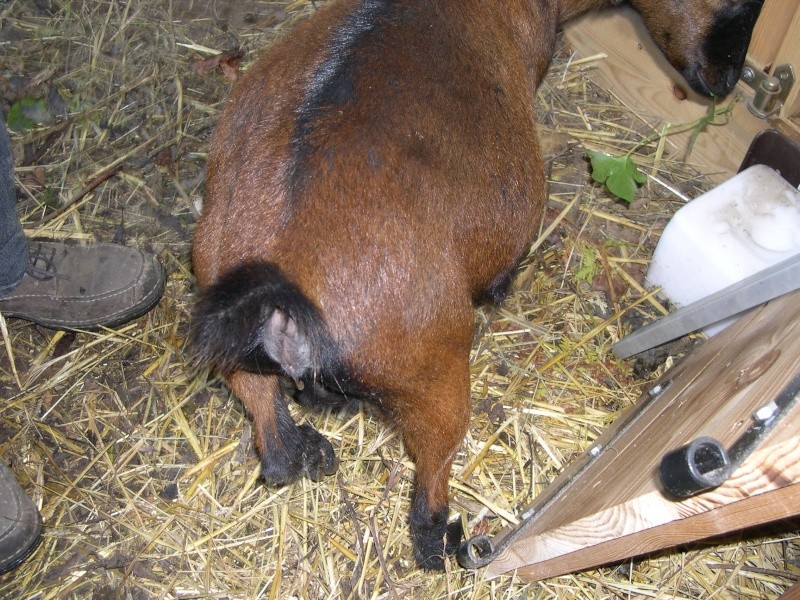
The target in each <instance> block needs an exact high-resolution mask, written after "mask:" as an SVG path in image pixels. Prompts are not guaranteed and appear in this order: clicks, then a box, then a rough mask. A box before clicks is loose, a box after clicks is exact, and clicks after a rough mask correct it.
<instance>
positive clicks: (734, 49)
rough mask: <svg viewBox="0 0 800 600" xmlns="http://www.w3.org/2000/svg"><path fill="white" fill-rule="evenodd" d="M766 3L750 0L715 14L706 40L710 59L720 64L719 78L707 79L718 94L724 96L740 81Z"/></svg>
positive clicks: (704, 45)
mask: <svg viewBox="0 0 800 600" xmlns="http://www.w3.org/2000/svg"><path fill="white" fill-rule="evenodd" d="M763 4H764V1H763V0H750V1H748V2H745V3H743V4H741V5H739V6H733V7H729V8H726V9H723V10H721V11H720V12H718V13H717V14H716V15H715V17H714V26H713V27H712V29H711V31H710V32H709V34H708V35H707V36H706V39H705V42H704V44H703V54H704V55H705V58H706V60H707V62H709V63H711V64H713V65H717V68H718V71H719V73H718V74H719V77H718V78H717V80H716V81H714V82H707V83H708V85H709V88H710V91H711V92H712V93H714V94H715V95H717V96H724V95H725V94H727V93H728V92H729V91H730V90H731V89H732V88H733V86H734V85H736V81H738V79H739V75H740V71H741V68H742V64H743V63H744V59H745V55H746V54H747V47H748V45H749V44H750V37H751V36H752V33H753V27H754V26H755V23H756V19H758V15H759V13H760V12H761V7H762V5H763Z"/></svg>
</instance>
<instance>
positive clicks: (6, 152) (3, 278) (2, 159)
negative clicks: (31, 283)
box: [0, 114, 28, 297]
mask: <svg viewBox="0 0 800 600" xmlns="http://www.w3.org/2000/svg"><path fill="white" fill-rule="evenodd" d="M0 121H2V123H0V297H2V296H5V295H7V294H10V293H11V292H12V291H14V288H15V287H17V285H18V284H19V282H20V281H21V280H22V276H23V275H24V274H25V269H27V267H28V240H26V239H25V236H24V235H23V233H22V224H21V223H20V221H19V217H18V216H17V199H16V195H15V194H14V171H13V169H14V158H13V157H12V156H11V142H10V141H9V139H8V131H6V123H5V120H3V119H2V114H0Z"/></svg>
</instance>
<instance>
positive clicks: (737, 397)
mask: <svg viewBox="0 0 800 600" xmlns="http://www.w3.org/2000/svg"><path fill="white" fill-rule="evenodd" d="M799 374H800V291H798V292H795V293H792V294H788V295H786V296H783V297H782V298H779V299H777V300H774V301H772V302H770V303H768V304H766V305H764V306H762V307H760V308H758V309H756V310H753V311H751V312H750V313H749V314H747V315H746V316H744V317H742V318H741V319H740V320H739V321H738V322H737V323H736V324H734V325H733V326H731V327H730V328H728V329H727V330H725V331H723V332H722V333H720V334H719V335H717V336H716V337H714V338H712V339H711V340H710V341H709V342H707V343H706V344H704V345H703V346H701V347H699V348H697V349H696V350H695V351H694V352H693V353H692V355H690V356H689V357H687V358H686V359H685V360H683V361H682V362H681V363H679V364H678V365H677V366H675V367H674V368H673V369H671V370H670V371H668V372H667V373H666V374H665V376H664V377H663V378H662V379H661V381H660V382H659V384H660V385H661V386H662V388H663V391H662V392H661V393H660V394H657V395H653V394H650V393H645V394H644V395H643V396H642V398H641V399H640V400H639V402H638V403H637V406H635V407H634V408H633V409H631V410H630V411H628V412H627V413H626V414H624V415H622V416H621V417H620V418H619V419H618V420H617V422H615V423H614V424H613V425H612V426H611V428H609V430H608V431H607V432H605V433H604V434H603V436H602V437H601V438H600V439H599V440H598V441H597V443H596V444H595V446H597V445H599V446H600V448H601V450H600V451H599V453H597V454H596V455H595V456H594V457H593V458H592V457H591V456H590V454H589V453H587V454H586V455H584V456H582V457H580V458H579V459H578V460H576V461H575V463H574V464H573V465H571V466H570V467H568V468H567V469H566V470H565V473H564V474H562V476H561V477H559V478H558V479H557V480H556V481H555V482H553V483H552V484H551V485H550V486H549V487H548V488H547V489H546V490H545V491H544V493H543V494H542V495H540V497H539V498H537V500H536V501H535V502H534V503H533V505H531V506H530V507H528V509H527V510H526V514H530V513H532V514H533V515H534V516H533V517H531V518H530V519H529V520H528V521H527V523H526V524H525V525H524V526H523V529H522V530H521V532H520V537H519V538H518V539H517V540H516V541H515V542H514V543H513V544H512V545H511V546H510V547H509V548H508V549H507V550H506V551H505V552H504V553H503V554H502V555H501V556H499V557H498V558H496V559H495V560H494V561H493V562H492V563H491V564H490V565H489V566H488V567H487V569H488V574H489V575H491V576H496V575H499V574H500V573H504V572H507V571H510V570H514V569H519V571H518V573H519V574H520V575H521V576H522V577H524V578H528V579H539V578H543V577H551V576H554V575H558V574H563V573H567V572H570V571H574V570H580V569H586V568H589V567H592V566H597V565H600V564H604V563H608V562H612V561H617V560H622V559H625V558H627V557H630V556H634V555H637V554H641V553H644V552H650V551H653V550H657V549H662V548H668V547H672V546H674V545H677V544H681V543H685V542H689V541H694V540H697V539H702V538H706V537H710V536H714V535H718V534H721V533H726V532H729V531H736V530H739V529H743V528H746V527H749V526H752V525H756V524H761V523H766V522H769V521H773V520H776V519H781V518H785V517H788V516H791V515H794V514H798V513H800V428H799V427H798V424H799V423H800V402H796V403H795V405H794V406H793V408H792V409H791V410H790V412H789V413H788V414H787V415H786V416H785V417H784V418H782V419H781V420H780V422H779V423H778V425H777V426H776V427H775V428H774V429H773V430H772V431H771V433H770V434H769V435H768V436H767V437H766V438H765V440H764V441H763V442H762V443H761V444H760V445H759V446H758V449H757V451H755V452H754V453H753V454H751V455H750V457H749V458H748V459H747V460H746V461H745V462H744V463H742V465H741V466H740V467H739V468H738V469H737V470H736V471H735V472H734V473H733V474H732V476H731V478H729V480H728V481H727V482H726V483H724V484H723V485H722V486H720V487H718V488H717V489H715V490H712V491H710V492H706V493H703V494H700V495H698V496H695V497H692V498H689V499H686V500H683V501H675V500H674V499H671V498H669V497H667V496H666V495H665V494H664V493H663V492H662V491H661V486H660V483H659V481H658V476H657V469H658V466H659V464H660V461H661V458H662V457H663V456H664V454H666V453H667V452H669V451H671V450H674V449H677V448H680V447H682V446H684V445H686V444H687V443H689V442H690V441H692V440H694V439H696V438H698V437H700V436H710V437H713V438H715V439H717V440H719V441H720V442H721V443H722V445H723V446H725V447H730V446H731V444H732V443H733V442H734V441H736V440H737V439H738V438H739V437H740V436H741V434H742V433H743V432H744V431H745V430H746V429H747V428H748V427H749V426H750V425H751V424H752V422H753V421H752V414H753V413H754V412H755V410H756V409H757V408H759V407H761V406H763V405H764V404H766V403H767V402H769V401H770V400H771V399H773V398H775V397H777V396H778V395H779V394H780V393H781V392H782V391H783V390H785V389H786V387H787V386H788V385H789V384H790V383H791V382H792V380H793V379H795V378H796V377H797V376H798V375H799ZM554 495H555V496H554ZM554 497H555V501H552V500H553V498H554ZM499 537H500V536H499Z"/></svg>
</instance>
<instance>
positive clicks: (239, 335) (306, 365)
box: [189, 262, 336, 380]
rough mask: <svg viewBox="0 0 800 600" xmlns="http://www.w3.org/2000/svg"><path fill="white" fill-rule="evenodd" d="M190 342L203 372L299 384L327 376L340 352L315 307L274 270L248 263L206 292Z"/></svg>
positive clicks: (194, 356) (228, 274)
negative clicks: (282, 378)
mask: <svg viewBox="0 0 800 600" xmlns="http://www.w3.org/2000/svg"><path fill="white" fill-rule="evenodd" d="M189 342H190V348H191V353H192V355H193V359H194V360H195V362H196V363H197V364H198V365H200V366H208V365H213V366H215V367H216V368H217V369H218V370H219V371H220V372H221V373H222V374H225V375H227V374H230V373H232V372H233V371H235V370H238V369H245V370H249V371H255V372H260V373H264V374H285V375H288V376H289V377H291V378H293V379H295V380H299V379H302V378H303V377H304V376H306V375H308V374H312V375H313V374H316V373H320V372H321V371H324V370H327V369H326V367H329V366H331V365H332V364H333V363H334V362H335V356H336V348H335V345H334V343H333V341H332V339H331V336H330V333H329V332H328V328H327V326H326V324H325V321H324V319H323V318H322V315H321V314H320V312H319V310H318V309H317V307H316V306H315V305H314V304H313V303H312V302H311V301H310V300H309V299H308V298H307V297H306V296H305V294H303V292H302V291H300V290H299V289H298V288H297V286H295V285H294V284H293V283H292V282H291V281H289V279H288V278H287V277H286V276H285V275H284V274H283V272H282V271H281V270H280V269H279V268H278V267H276V266H275V265H273V264H271V263H267V262H258V263H249V264H246V265H243V266H240V267H237V268H236V269H234V270H233V271H230V272H229V273H227V274H225V275H224V276H223V277H221V278H220V279H219V281H217V283H215V284H214V285H212V286H211V287H209V288H208V289H206V290H204V291H203V292H202V294H201V295H200V300H199V301H198V303H197V306H196V307H195V311H194V314H193V317H192V326H191V330H190V334H189Z"/></svg>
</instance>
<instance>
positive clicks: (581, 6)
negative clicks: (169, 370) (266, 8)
mask: <svg viewBox="0 0 800 600" xmlns="http://www.w3.org/2000/svg"><path fill="white" fill-rule="evenodd" d="M715 1H716V0H715ZM609 2H610V0H585V1H581V0H572V2H571V3H570V2H566V4H568V5H569V7H568V8H566V9H564V8H563V6H562V5H563V4H565V2H563V1H562V2H557V1H555V0H540V1H538V2H532V1H525V0H507V1H505V2H503V3H501V4H498V5H495V4H494V3H490V2H487V1H486V0H441V1H431V0H396V1H388V0H340V1H339V2H337V3H335V4H333V5H331V6H329V7H326V8H325V9H323V10H321V11H319V12H318V13H317V14H315V15H314V16H313V17H312V18H310V19H308V20H307V21H306V22H304V23H302V24H301V25H299V26H298V27H297V28H296V30H295V31H293V32H292V33H291V35H289V36H288V37H286V38H284V39H283V40H281V41H279V42H277V43H276V44H275V45H273V46H272V47H271V48H270V50H269V52H267V53H266V54H265V55H264V56H263V57H262V58H261V59H260V60H259V61H258V62H257V63H255V64H254V65H253V66H252V67H251V68H250V70H249V71H248V72H247V74H246V75H245V76H244V77H243V79H242V81H241V82H240V83H239V84H238V85H237V87H236V89H235V91H234V93H233V94H232V97H231V100H230V103H229V106H228V107H227V109H226V110H225V111H224V112H223V114H222V116H221V118H220V121H219V124H218V126H217V130H216V132H215V135H214V139H213V142H212V146H211V150H210V152H209V160H208V177H207V183H206V199H205V202H204V207H203V217H202V219H201V221H200V223H199V224H198V227H197V231H196V234H195V246H194V255H193V258H194V264H195V272H196V274H197V278H198V282H199V284H200V287H201V289H202V290H204V300H203V301H202V302H201V304H200V308H199V309H198V312H197V318H196V321H197V322H198V323H199V325H197V324H196V327H195V334H194V339H195V345H196V346H198V347H199V348H200V354H201V355H202V356H203V357H204V358H205V359H207V360H209V361H211V362H218V363H225V365H224V366H225V370H227V371H228V382H229V384H230V385H231V388H232V389H233V391H234V392H235V393H236V394H237V395H238V396H239V397H240V398H241V399H242V401H243V403H244V404H245V406H246V407H247V409H248V411H249V412H250V413H251V415H252V416H253V418H254V420H255V422H256V425H257V427H256V441H257V444H258V447H259V450H260V451H261V453H262V457H263V464H264V472H265V477H266V478H267V479H268V480H271V481H273V482H276V483H284V482H286V481H290V480H292V479H293V478H296V477H297V476H300V475H302V474H306V475H309V476H311V477H314V478H316V477H317V476H319V475H320V473H321V472H325V473H328V472H330V471H331V469H332V467H333V464H334V463H333V458H332V450H331V449H330V444H328V443H327V442H325V441H324V440H322V438H321V436H319V434H316V432H313V430H311V431H309V429H310V428H307V427H306V428H297V427H296V426H295V425H294V423H293V422H291V419H289V418H288V413H287V412H286V407H285V404H284V401H283V398H282V396H281V389H280V386H279V384H278V376H280V375H288V376H290V377H292V378H293V379H295V380H300V381H304V382H305V383H310V384H313V383H314V382H315V381H322V382H323V383H324V384H325V385H326V386H327V387H328V388H329V389H332V390H334V391H335V390H336V389H337V388H339V386H341V390H342V391H345V392H347V393H354V392H355V393H361V394H363V395H364V396H365V397H369V398H372V399H375V400H377V401H378V402H379V403H380V404H381V406H382V407H383V408H384V409H385V410H386V412H387V413H388V414H389V415H390V416H391V418H392V419H393V421H394V422H395V424H396V425H397V426H398V427H399V429H400V430H401V432H402V434H403V440H404V443H405V445H406V449H407V450H408V452H409V453H410V454H411V456H412V457H413V458H414V460H415V462H416V465H417V475H416V479H417V493H416V495H415V500H414V505H413V507H412V512H411V525H412V536H413V537H414V545H415V552H416V556H417V559H418V561H419V562H420V563H421V564H422V565H424V566H428V567H440V566H441V564H442V562H441V561H442V558H441V550H442V538H443V536H444V533H445V527H446V518H447V480H448V476H449V471H450V464H451V462H452V459H453V456H454V454H455V452H456V449H457V448H458V445H459V444H460V442H461V440H462V439H463V436H464V433H465V431H466V427H467V423H468V418H469V414H470V401H469V388H470V385H469V366H468V358H469V351H470V346H471V343H472V333H473V315H472V308H473V304H474V303H475V302H476V301H479V300H485V299H491V300H493V301H496V302H499V301H500V300H501V299H502V296H503V295H504V293H505V290H506V287H507V285H508V283H509V282H510V279H511V274H512V272H513V270H514V268H515V266H516V265H517V264H518V262H519V260H520V259H521V258H522V257H523V256H524V255H525V253H526V252H527V249H528V248H529V245H530V242H531V240H532V238H533V237H534V235H535V232H536V230H537V228H538V227H539V224H540V221H541V213H542V208H543V206H544V194H545V182H544V176H543V171H542V161H541V156H540V151H539V144H538V140H537V137H536V130H535V119H534V115H533V106H534V93H535V89H536V86H537V85H538V83H539V81H540V80H541V78H542V77H543V76H544V73H545V70H546V68H547V65H548V63H549V61H550V57H551V54H552V49H553V44H554V40H555V32H556V29H557V25H558V24H559V21H560V18H561V17H562V16H563V15H564V14H566V15H571V14H572V13H573V12H582V11H583V10H585V9H587V8H590V7H591V6H600V5H604V4H608V3H609ZM240 280H244V281H245V283H244V284H241V283H240ZM231 290H234V291H231ZM235 297H243V298H247V300H246V301H242V302H238V303H237V301H235ZM230 299H233V300H232V303H231V306H232V307H229V300H230ZM259 307H260V308H259ZM254 313H255V315H256V316H253V314H254ZM251 321H252V323H251ZM245 322H246V325H245V326H243V328H239V329H237V328H236V327H233V325H234V324H235V323H245ZM204 324H205V325H204ZM224 357H227V358H224ZM237 361H238V367H237ZM261 366H263V368H261ZM253 371H260V372H253ZM312 396H313V394H312ZM312 432H313V433H312ZM315 434H316V435H315ZM298 453H299V454H300V455H302V459H301V458H300V457H299V456H298ZM293 456H294V458H292V457H293Z"/></svg>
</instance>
